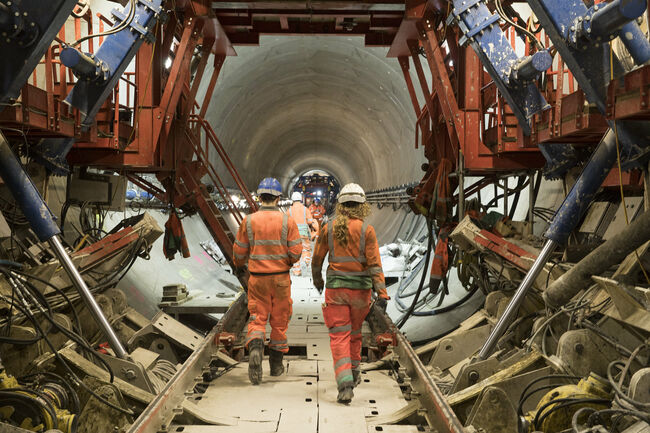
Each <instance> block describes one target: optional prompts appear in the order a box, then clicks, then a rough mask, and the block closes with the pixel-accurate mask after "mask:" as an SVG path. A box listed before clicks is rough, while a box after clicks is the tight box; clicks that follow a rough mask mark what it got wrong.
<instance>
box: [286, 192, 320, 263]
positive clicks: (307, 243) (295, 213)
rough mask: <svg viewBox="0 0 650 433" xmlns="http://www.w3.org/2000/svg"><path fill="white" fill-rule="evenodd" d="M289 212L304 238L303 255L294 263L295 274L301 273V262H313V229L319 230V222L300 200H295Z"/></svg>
mask: <svg viewBox="0 0 650 433" xmlns="http://www.w3.org/2000/svg"><path fill="white" fill-rule="evenodd" d="M288 213H289V216H290V217H292V218H293V219H294V220H295V221H296V224H298V231H299V232H300V237H301V239H302V257H301V258H300V261H298V262H296V263H294V265H293V274H294V275H300V273H301V272H300V264H301V263H304V264H305V265H306V266H309V265H310V264H311V231H312V230H314V231H317V230H318V223H317V222H316V221H314V218H313V217H312V215H311V212H309V209H307V208H306V207H305V205H303V204H302V203H300V202H299V201H294V202H293V204H292V205H291V207H290V208H289V212H288Z"/></svg>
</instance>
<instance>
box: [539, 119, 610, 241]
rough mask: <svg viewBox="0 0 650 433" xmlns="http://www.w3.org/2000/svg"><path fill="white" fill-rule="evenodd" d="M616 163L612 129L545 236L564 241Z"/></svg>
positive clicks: (601, 142)
mask: <svg viewBox="0 0 650 433" xmlns="http://www.w3.org/2000/svg"><path fill="white" fill-rule="evenodd" d="M615 162H616V134H615V133H614V131H613V130H612V129H611V128H610V129H608V130H607V132H606V133H605V135H604V136H603V138H602V139H601V141H600V143H599V144H598V147H597V148H596V150H595V151H594V153H593V154H592V155H591V158H590V159H589V162H588V163H587V165H586V166H585V168H584V170H582V173H581V174H580V177H579V178H578V180H577V181H576V183H575V185H573V188H571V191H570V192H569V195H567V197H566V198H565V199H564V201H563V202H562V205H561V206H560V208H559V209H558V210H557V212H556V213H555V216H554V217H553V222H552V223H551V225H550V227H549V228H548V230H546V233H544V237H545V238H547V239H552V240H554V241H555V242H556V243H558V244H564V242H566V240H567V239H568V238H569V235H570V234H571V232H572V231H573V229H574V228H575V227H576V225H578V222H579V221H580V219H581V218H582V216H583V215H584V213H585V211H586V210H587V208H588V207H589V205H590V204H591V201H592V200H593V198H594V196H595V195H596V193H597V192H598V190H599V189H600V186H601V185H602V184H603V181H604V180H605V178H606V177H607V175H608V174H609V172H610V170H611V169H612V167H613V166H614V163H615Z"/></svg>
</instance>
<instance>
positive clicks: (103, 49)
mask: <svg viewBox="0 0 650 433" xmlns="http://www.w3.org/2000/svg"><path fill="white" fill-rule="evenodd" d="M113 16H114V17H115V21H116V24H118V23H119V22H123V21H124V20H125V19H126V18H127V16H128V6H127V8H125V10H124V11H123V12H120V11H117V10H114V11H113ZM162 18H163V14H162V0H152V1H143V0H138V2H137V3H136V12H135V16H134V18H133V21H132V22H131V23H130V24H129V25H128V26H127V27H126V28H125V29H123V30H122V31H119V32H117V33H115V34H112V35H109V36H107V37H106V39H105V40H104V43H103V44H102V45H101V46H100V47H99V50H97V52H96V53H95V60H96V61H97V62H104V64H105V65H106V67H107V69H108V72H107V78H106V79H105V80H102V81H101V82H99V81H87V80H80V81H78V82H77V84H76V85H75V86H74V88H73V89H72V91H71V92H70V94H69V95H68V97H67V98H66V99H65V102H66V103H68V104H70V105H72V106H74V107H76V108H78V109H79V111H80V112H81V113H82V114H83V115H84V119H83V122H82V124H81V126H82V127H83V128H88V127H90V126H91V124H92V122H93V120H94V118H95V115H96V114H97V112H98V111H99V109H100V108H101V106H102V105H103V104H104V101H105V100H106V98H108V96H109V95H110V93H111V92H112V91H113V88H114V87H115V86H116V84H117V82H118V80H119V79H120V76H121V75H122V73H123V72H124V70H125V69H126V67H127V66H128V65H129V63H130V62H131V60H132V59H133V57H134V56H135V55H136V53H137V52H138V50H139V49H140V46H141V45H142V43H143V42H145V40H148V41H151V40H152V38H153V35H152V34H151V30H152V29H153V28H154V27H155V25H156V24H157V23H158V21H159V20H161V19H162Z"/></svg>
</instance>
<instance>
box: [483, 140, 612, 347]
mask: <svg viewBox="0 0 650 433" xmlns="http://www.w3.org/2000/svg"><path fill="white" fill-rule="evenodd" d="M615 161H616V134H615V133H614V131H612V129H611V128H610V129H609V130H607V132H606V133H605V135H604V136H603V138H602V139H601V141H600V143H599V144H598V147H597V148H596V150H595V151H594V153H593V154H592V155H591V158H590V159H589V162H588V163H587V165H586V166H585V168H584V170H582V173H581V174H580V177H579V178H578V180H577V181H576V183H575V185H573V188H571V191H570V192H569V194H568V195H567V197H566V198H565V199H564V201H563V202H562V205H561V206H560V208H559V209H558V210H557V212H556V213H555V216H554V217H553V221H552V222H551V225H550V227H549V228H548V230H547V231H546V233H544V237H545V238H547V239H548V240H547V241H546V243H545V244H544V247H543V248H542V251H541V252H540V253H539V256H537V259H536V260H535V263H533V266H532V267H531V268H530V270H529V271H528V273H527V274H526V276H525V277H524V279H523V280H522V282H521V284H520V285H519V288H517V291H516V292H515V295H514V296H513V297H512V299H511V300H510V303H509V304H508V306H507V307H506V311H505V312H504V313H503V315H502V316H501V318H500V319H499V322H498V323H497V325H496V326H495V327H494V329H493V330H492V332H491V333H490V335H489V337H488V339H487V340H486V341H485V344H483V347H482V348H481V351H480V352H479V355H478V358H479V359H486V358H487V357H488V356H490V354H491V353H492V351H493V349H494V347H495V346H496V343H497V341H498V340H499V338H501V336H502V335H503V333H504V332H505V331H506V329H507V328H508V326H510V323H511V322H512V320H513V319H514V317H515V316H516V313H517V310H518V309H519V306H520V305H521V303H522V302H523V300H524V298H525V297H526V294H527V293H528V290H529V289H530V287H531V286H532V285H533V282H534V281H535V279H536V278H537V276H538V275H539V273H540V272H541V271H542V269H543V268H544V265H545V264H546V262H547V261H548V258H549V256H550V255H551V253H552V252H553V251H554V250H555V248H556V247H557V246H558V245H560V244H563V243H564V242H566V240H567V239H568V237H569V235H570V234H571V231H573V229H574V228H575V227H576V225H577V224H578V222H579V221H580V219H581V218H582V215H584V213H585V211H586V210H587V207H588V206H589V204H590V203H591V201H592V200H593V198H594V196H595V195H596V192H598V190H599V189H600V186H601V185H602V184H603V181H604V180H605V178H606V177H607V175H608V174H609V172H610V171H611V169H612V166H613V165H614V162H615Z"/></svg>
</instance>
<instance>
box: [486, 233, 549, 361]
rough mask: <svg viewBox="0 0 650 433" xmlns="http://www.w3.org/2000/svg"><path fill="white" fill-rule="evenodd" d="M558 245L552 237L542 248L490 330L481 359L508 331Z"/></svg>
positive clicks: (487, 354) (490, 351) (488, 354)
mask: <svg viewBox="0 0 650 433" xmlns="http://www.w3.org/2000/svg"><path fill="white" fill-rule="evenodd" d="M557 245H558V244H557V243H555V241H553V240H551V239H549V240H547V241H546V243H545V244H544V247H543V248H542V251H541V252H540V253H539V256H537V259H535V263H533V266H531V268H530V270H529V271H528V273H527V274H526V276H525V277H524V279H523V280H522V281H521V284H520V285H519V287H518V288H517V291H516V292H515V294H514V296H513V297H512V299H511V300H510V303H509V304H508V306H507V307H506V309H505V311H504V312H503V314H502V315H501V317H500V318H499V321H498V322H497V324H496V326H495V327H494V329H493V330H492V332H490V335H489V336H488V338H487V340H485V343H484V344H483V347H482V348H481V351H480V352H479V353H478V359H479V360H483V359H486V358H487V357H488V356H490V354H491V353H492V351H493V350H494V347H495V346H496V344H497V342H498V341H499V338H501V336H502V335H503V333H504V332H506V329H508V326H510V323H512V321H513V319H514V318H515V316H516V315H517V312H518V311H519V307H520V306H521V303H522V302H523V301H524V298H525V297H526V294H527V293H528V290H529V289H530V287H531V286H532V285H533V283H534V282H535V280H536V279H537V276H538V275H539V273H540V272H541V271H542V269H544V265H546V262H547V261H548V258H549V257H550V255H551V253H553V251H555V248H557Z"/></svg>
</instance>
